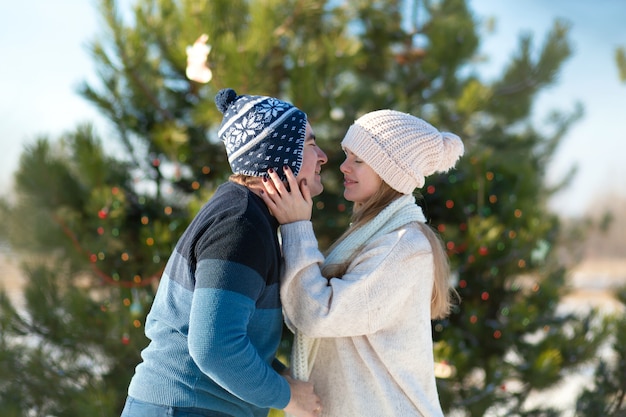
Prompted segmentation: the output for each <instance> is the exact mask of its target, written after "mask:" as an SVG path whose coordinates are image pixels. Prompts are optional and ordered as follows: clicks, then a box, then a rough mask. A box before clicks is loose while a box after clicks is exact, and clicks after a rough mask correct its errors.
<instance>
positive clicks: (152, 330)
mask: <svg viewBox="0 0 626 417" xmlns="http://www.w3.org/2000/svg"><path fill="white" fill-rule="evenodd" d="M215 102H216V105H217V107H218V109H219V110H220V111H221V112H222V113H223V114H224V118H223V121H222V124H221V126H220V129H219V132H218V135H219V137H220V139H221V140H222V141H223V142H224V144H225V145H226V152H227V154H228V161H229V164H230V166H231V169H232V171H233V176H231V178H230V181H228V182H227V183H225V184H222V185H221V186H220V187H218V189H217V190H216V192H215V194H214V196H213V197H212V198H211V199H210V200H209V201H208V202H207V204H206V205H205V206H204V207H203V208H202V209H201V210H200V212H199V213H198V214H197V215H196V217H195V218H194V220H193V221H192V223H191V224H190V225H189V227H188V228H187V230H186V231H185V232H184V234H183V236H182V237H181V238H180V240H179V241H178V243H177V244H176V248H175V250H174V252H173V253H172V255H171V257H170V259H169V261H168V263H167V266H166V268H165V272H164V274H163V277H162V278H161V282H160V283H159V289H158V291H157V294H156V297H155V300H154V303H153V305H152V309H151V311H150V313H149V315H148V317H147V320H146V335H147V337H148V338H150V340H151V342H150V344H149V345H148V347H147V348H146V349H145V350H144V351H143V352H142V358H143V361H142V363H140V364H139V365H138V366H137V368H136V371H135V375H134V376H133V378H132V380H131V382H130V386H129V390H128V394H129V396H128V399H127V401H126V406H125V407H124V411H123V412H122V416H123V417H136V416H141V417H143V416H148V415H149V416H166V415H167V416H172V415H175V416H179V415H180V416H186V415H194V416H198V415H200V416H217V417H224V416H236V417H248V416H249V417H260V416H267V414H268V411H269V409H270V408H276V409H284V410H285V412H287V413H289V414H292V415H295V416H303V417H312V416H316V415H317V414H318V413H319V411H320V410H321V406H320V403H319V398H318V397H317V395H315V393H314V391H313V387H312V385H310V384H308V383H304V382H301V381H297V380H294V379H292V378H290V377H289V376H288V375H287V372H286V371H285V367H284V365H282V364H280V362H279V361H278V360H277V359H276V358H275V353H276V350H277V348H278V345H279V342H280V337H281V331H282V323H283V317H282V310H281V302H280V295H279V277H280V270H281V252H280V247H279V241H278V237H277V229H278V222H277V220H276V219H275V218H274V217H273V216H272V215H271V213H270V212H269V211H268V209H267V207H266V205H265V203H264V202H263V200H262V199H261V197H260V196H259V195H260V193H261V191H262V189H263V184H262V181H264V180H265V178H266V177H267V176H268V172H279V173H281V174H282V172H283V169H285V168H284V167H288V169H290V170H291V171H292V172H293V173H294V174H295V175H296V178H297V179H298V180H299V181H306V183H307V184H308V186H309V188H310V190H311V193H312V195H318V194H319V193H321V192H322V189H323V186H322V183H321V179H320V170H321V166H322V165H323V164H325V163H326V162H327V157H326V154H325V153H324V152H323V151H322V150H321V149H320V148H319V147H318V146H317V144H316V142H315V135H314V134H313V130H312V128H311V126H310V124H309V123H308V122H307V117H306V114H304V113H303V112H302V111H301V110H299V109H298V108H296V107H294V106H293V105H291V104H289V103H286V102H284V101H281V100H278V99H275V98H272V97H265V96H248V95H243V96H238V95H237V94H236V93H235V91H234V90H232V89H225V90H221V91H220V92H219V93H218V94H217V96H216V97H215ZM168 413H169V414H168Z"/></svg>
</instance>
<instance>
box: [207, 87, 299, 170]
mask: <svg viewBox="0 0 626 417" xmlns="http://www.w3.org/2000/svg"><path fill="white" fill-rule="evenodd" d="M215 105H216V106H217V108H218V110H219V111H220V112H222V113H223V114H224V119H223V120H222V124H221V125H220V128H219V131H218V136H219V138H220V140H222V141H223V142H224V144H225V145H226V153H227V155H228V163H229V164H230V167H231V169H232V171H233V173H234V174H243V175H250V176H253V177H266V176H267V170H268V169H270V168H274V170H275V171H276V172H277V173H278V174H279V175H280V176H281V178H282V179H283V180H284V179H285V177H284V174H283V169H282V168H283V166H285V165H287V166H289V168H291V170H292V171H293V173H294V175H298V172H299V171H300V167H301V166H302V150H303V147H304V139H305V134H306V123H307V117H306V114H304V112H302V111H301V110H300V109H298V108H297V107H295V106H293V105H292V104H289V103H286V102H284V101H282V100H279V99H277V98H273V97H265V96H248V95H243V96H238V95H237V93H236V92H235V90H233V89H231V88H226V89H223V90H220V91H219V92H218V93H217V95H216V96H215Z"/></svg>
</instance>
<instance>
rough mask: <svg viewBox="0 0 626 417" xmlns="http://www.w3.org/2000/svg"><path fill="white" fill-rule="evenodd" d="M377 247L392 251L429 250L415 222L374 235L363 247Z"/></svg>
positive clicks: (426, 240)
mask: <svg viewBox="0 0 626 417" xmlns="http://www.w3.org/2000/svg"><path fill="white" fill-rule="evenodd" d="M368 247H369V249H374V248H378V249H379V250H388V251H394V252H405V251H408V252H412V253H414V252H416V251H419V252H422V251H427V252H431V251H432V249H431V247H430V243H429V241H428V238H427V237H426V235H425V234H424V232H423V231H422V229H421V227H420V225H419V224H418V223H417V222H413V223H409V224H406V225H404V226H402V227H400V228H398V229H395V230H393V231H391V232H388V233H385V234H384V235H381V236H378V237H375V238H374V239H372V240H371V241H370V242H368V244H367V245H366V248H365V249H368Z"/></svg>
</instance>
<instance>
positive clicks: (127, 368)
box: [0, 0, 626, 417]
mask: <svg viewBox="0 0 626 417" xmlns="http://www.w3.org/2000/svg"><path fill="white" fill-rule="evenodd" d="M98 8H99V12H100V15H101V17H102V28H101V34H100V35H99V36H98V37H97V38H96V39H94V40H93V41H92V42H91V44H90V51H91V53H92V56H93V60H94V62H95V64H96V67H97V72H98V76H99V80H98V82H96V83H85V84H84V85H82V86H81V88H80V92H81V95H82V96H83V97H84V98H85V100H86V101H87V102H88V103H90V105H93V106H95V107H96V108H97V109H98V111H99V112H100V113H101V114H102V115H103V116H104V117H106V119H107V120H108V122H109V125H110V127H111V129H110V131H107V133H106V135H101V134H99V133H98V132H95V131H94V129H93V127H92V126H90V125H81V126H77V127H75V129H74V130H73V131H71V132H69V133H67V134H65V135H63V136H62V137H60V138H49V137H45V136H44V137H41V138H39V140H38V141H36V142H35V143H34V144H33V145H31V146H29V147H27V148H26V149H25V150H24V153H23V155H22V157H21V160H20V165H19V168H18V171H17V172H16V173H15V193H16V198H15V199H14V200H12V201H8V200H3V201H1V202H0V213H1V215H2V218H3V219H4V221H3V224H2V227H0V236H1V237H2V238H3V239H4V240H5V241H7V242H8V243H9V245H10V247H11V249H12V250H13V251H15V252H16V253H20V254H24V256H23V257H22V259H23V270H24V274H25V276H26V277H27V285H26V287H25V293H24V305H23V306H16V305H15V304H14V303H13V302H12V301H11V300H10V299H9V298H8V297H7V295H6V293H2V294H0V312H1V316H0V326H1V327H0V330H1V332H0V346H1V349H0V375H1V378H0V408H2V410H3V415H5V416H68V417H70V416H83V415H93V416H114V415H119V413H120V411H121V408H122V406H123V402H124V400H125V397H126V388H127V385H128V382H129V380H130V378H131V376H132V374H133V371H134V366H135V365H136V364H137V363H138V362H139V361H140V356H139V353H140V351H141V349H142V348H143V347H144V346H145V345H146V344H147V339H146V338H145V337H144V335H143V323H144V319H145V315H146V314H147V312H148V310H149V308H150V305H151V301H152V298H153V295H154V292H155V290H156V286H157V285H158V279H159V276H160V273H161V271H162V269H163V267H164V265H165V262H166V261H167V257H168V256H169V254H170V251H171V250H172V248H173V247H174V245H175V243H176V240H177V238H178V237H179V236H180V234H181V233H182V231H183V230H184V228H185V227H186V225H187V224H188V223H189V222H190V220H191V219H192V218H193V215H194V214H195V213H196V212H197V211H198V209H199V208H200V207H201V206H202V204H204V202H206V201H207V199H209V198H210V196H211V195H212V192H213V191H214V189H215V188H216V186H217V185H218V184H219V183H221V182H223V181H225V180H226V179H227V177H228V175H229V173H230V170H229V167H228V162H227V159H226V154H225V152H224V149H223V146H222V144H221V143H220V142H219V141H218V140H217V135H216V130H217V126H218V125H219V123H220V122H221V114H220V113H219V112H218V111H217V109H216V108H215V105H214V103H213V98H214V96H215V94H216V93H217V91H219V90H220V89H221V88H225V87H231V88H234V89H235V90H236V91H237V92H238V93H239V94H259V95H272V96H277V97H280V98H282V99H284V100H287V101H290V102H292V103H294V104H295V105H296V106H298V107H300V108H301V109H303V110H304V111H305V112H306V113H307V114H308V117H309V120H310V122H311V124H312V126H313V128H314V130H315V132H316V135H317V137H318V143H319V144H320V146H321V147H322V148H323V149H324V150H325V152H326V153H327V154H328V156H329V163H328V164H327V165H326V166H325V167H324V169H323V180H324V184H325V192H324V194H323V195H321V196H320V197H318V198H316V200H315V210H314V225H315V229H316V232H317V235H318V237H319V241H320V246H321V247H322V248H326V247H328V245H329V244H330V242H332V240H333V239H334V238H336V237H337V236H338V235H339V234H340V233H341V231H342V230H343V229H344V228H345V227H346V226H347V223H348V215H349V212H350V206H349V204H348V202H346V201H345V200H344V199H343V197H342V177H341V174H340V173H339V170H338V165H339V164H340V163H341V161H342V160H343V152H342V150H341V149H340V146H339V143H340V141H341V139H342V137H343V134H344V132H345V131H346V130H347V128H348V127H349V125H350V124H351V123H352V121H353V120H354V119H355V118H357V117H358V116H360V115H361V114H363V113H365V112H368V111H371V110H375V109H381V108H393V109H396V110H400V111H404V112H409V113H412V114H414V115H416V116H419V117H422V118H424V119H426V120H428V121H429V122H431V123H432V124H434V125H435V126H437V127H439V128H440V129H441V130H448V131H452V132H455V133H457V134H459V135H460V136H461V137H462V139H463V141H464V143H465V147H466V155H465V156H464V158H462V160H461V162H460V163H459V164H458V166H457V169H456V170H453V171H452V172H451V173H449V174H446V175H438V176H433V177H431V178H429V179H428V180H427V184H426V185H425V186H424V187H423V189H421V190H420V194H419V196H418V197H419V198H418V200H419V203H420V205H422V206H423V207H424V209H425V213H426V215H427V217H428V219H429V223H430V224H431V225H432V226H433V227H434V228H436V229H437V230H438V231H439V233H440V234H441V235H442V237H443V239H444V241H445V243H446V246H447V249H448V252H449V255H450V258H451V262H452V266H453V269H454V275H455V285H456V287H457V290H458V291H459V293H460V295H461V297H462V299H463V301H462V303H461V304H460V305H458V306H457V307H456V308H455V311H454V313H453V314H452V316H451V317H450V318H449V319H447V320H443V321H440V322H434V323H433V337H434V339H435V341H436V343H435V355H436V360H437V362H438V366H439V370H438V375H439V378H438V381H437V382H438V387H439V393H440V397H441V401H442V405H443V407H444V410H445V412H446V414H450V415H459V416H475V417H479V416H484V415H506V416H557V415H560V414H559V411H558V409H556V408H555V407H553V406H552V405H551V404H546V403H542V404H539V405H529V402H528V398H529V396H531V395H532V394H533V393H536V392H541V391H544V390H547V389H550V388H553V387H557V386H558V385H559V384H560V383H561V382H562V380H563V379H564V378H567V376H568V375H571V373H572V372H576V371H577V370H579V369H580V368H581V366H584V365H588V364H592V365H594V366H595V365H597V370H598V371H597V375H596V376H595V385H594V387H595V388H594V389H587V390H585V391H584V392H583V393H582V394H581V397H580V398H579V400H578V402H577V413H579V415H624V413H625V412H626V411H625V410H626V405H625V404H624V398H625V391H626V382H625V381H626V378H624V375H625V373H624V372H625V371H624V366H625V365H624V363H626V362H625V360H626V358H625V356H624V355H625V352H624V349H623V346H621V345H620V344H619V343H617V341H618V340H624V337H626V336H625V335H624V331H625V330H624V328H625V326H624V320H623V319H620V318H619V317H608V318H607V317H601V316H600V315H599V314H597V312H595V311H591V312H589V313H588V314H586V315H583V316H582V317H581V316H580V315H573V314H568V313H562V312H559V311H557V307H558V305H559V300H560V299H561V298H562V297H563V296H564V295H565V294H566V293H567V285H566V274H567V265H565V264H564V262H563V261H562V259H561V257H560V256H558V252H557V249H558V248H563V247H567V248H568V251H569V252H568V253H569V254H570V256H571V254H572V253H573V254H574V257H575V253H576V252H575V251H576V245H575V243H576V242H577V241H579V240H580V238H581V236H583V234H584V233H585V230H586V228H587V227H586V226H585V225H583V226H580V227H577V228H567V229H565V228H563V227H562V224H561V223H560V220H559V219H558V217H557V216H556V215H554V214H553V213H551V212H550V211H549V210H548V208H547V205H546V202H547V199H548V198H549V196H550V195H551V194H552V193H554V192H555V191H557V190H558V189H559V187H563V186H565V185H567V183H568V180H569V179H571V176H572V175H574V174H575V172H574V171H572V172H571V173H569V174H568V175H567V176H566V177H564V178H563V179H562V182H561V184H560V185H559V186H558V187H552V188H549V187H547V186H546V184H545V176H546V169H547V165H548V163H549V162H550V160H551V158H552V156H553V154H554V152H555V149H556V148H557V147H558V146H559V143H560V141H561V139H562V138H563V136H564V134H565V132H567V131H568V129H570V128H571V127H572V125H573V124H574V123H575V122H576V120H577V119H578V118H579V117H581V115H582V109H581V108H580V107H579V106H578V105H576V104H574V103H571V104H568V106H569V108H567V109H554V111H553V113H551V114H550V115H548V116H549V123H548V124H547V125H546V126H541V127H538V126H535V125H533V123H532V122H531V118H530V115H531V112H532V110H533V102H534V100H535V99H536V97H537V95H538V93H539V92H541V91H542V90H543V89H545V88H546V87H548V86H550V85H551V84H553V83H554V82H555V81H556V79H557V77H558V75H559V71H560V69H561V66H562V65H563V63H564V62H565V61H566V60H567V59H568V57H569V56H570V55H571V53H572V50H571V46H570V43H569V40H568V30H569V27H568V25H567V24H566V23H565V22H562V21H558V20H557V21H555V22H554V24H553V27H552V30H551V31H550V32H549V33H546V34H541V39H540V40H536V39H535V38H534V37H533V36H532V35H523V36H521V37H520V39H519V43H518V45H517V48H516V49H515V50H512V51H509V54H510V56H511V58H510V61H509V63H508V65H507V66H506V68H505V69H504V71H503V72H502V74H500V75H499V76H498V77H495V78H494V79H491V80H483V79H481V77H480V74H478V73H477V72H476V69H475V66H474V64H475V63H476V62H478V61H479V60H481V59H484V57H480V56H479V55H478V52H477V51H478V47H479V44H480V37H481V36H483V35H484V32H485V27H484V22H482V21H481V19H480V17H478V16H475V15H474V14H473V12H472V10H471V9H470V7H469V4H468V2H466V1H464V0H407V1H397V0H395V1H394V0H374V1H369V0H368V1H364V0H355V1H349V2H348V1H321V0H213V1H197V0H136V1H134V2H133V3H132V7H131V8H130V9H127V8H126V7H123V6H122V5H120V4H119V3H118V2H116V1H114V0H100V1H99V3H98ZM203 34H206V35H208V44H209V45H210V48H211V49H210V53H209V55H208V67H209V68H210V70H211V72H212V79H211V80H210V82H208V83H199V82H194V81H191V80H190V79H188V78H187V77H186V75H185V70H186V64H187V62H186V60H187V56H186V50H187V48H188V47H190V46H191V45H192V44H193V43H194V42H195V41H196V40H197V39H198V38H199V37H200V36H201V35H203ZM620 54H621V55H620ZM620 57H621V58H620ZM617 59H618V63H619V62H620V61H619V60H620V59H622V61H623V50H621V52H617ZM621 300H622V301H624V298H623V297H622V298H621ZM610 343H613V346H614V349H615V352H616V356H615V357H616V359H615V360H613V361H605V360H598V352H599V350H600V348H601V347H602V346H606V345H607V344H610ZM290 344H291V338H290V334H289V332H288V331H285V337H284V341H283V343H282V345H281V352H279V353H280V355H281V357H283V358H287V357H288V356H287V352H288V351H289V348H290ZM272 413H274V414H280V413H279V412H276V411H273V412H272ZM620 413H621V414H620Z"/></svg>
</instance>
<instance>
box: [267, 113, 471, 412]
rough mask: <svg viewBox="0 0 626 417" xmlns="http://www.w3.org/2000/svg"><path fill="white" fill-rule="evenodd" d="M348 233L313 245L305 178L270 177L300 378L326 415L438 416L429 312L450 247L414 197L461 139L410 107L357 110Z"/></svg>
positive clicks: (441, 289)
mask: <svg viewBox="0 0 626 417" xmlns="http://www.w3.org/2000/svg"><path fill="white" fill-rule="evenodd" d="M342 147H343V149H344V151H345V153H346V160H345V162H344V163H343V164H342V165H341V172H342V173H343V175H344V186H345V190H344V197H345V198H346V199H347V200H349V201H352V202H353V203H354V207H353V216H352V223H351V226H350V227H349V229H348V230H347V231H346V232H345V233H344V234H343V235H342V236H341V237H340V238H339V239H338V241H337V242H335V243H334V244H333V245H332V246H331V248H330V249H329V252H328V255H327V256H326V258H324V256H323V255H322V254H321V253H320V252H319V250H318V248H317V246H318V245H317V240H316V238H315V235H314V233H313V228H312V224H311V222H310V216H311V209H312V201H311V195H310V192H309V190H308V187H307V184H306V182H300V184H298V182H297V181H296V179H295V178H294V176H293V175H292V174H291V173H290V172H289V170H288V169H285V171H286V174H287V175H286V176H287V179H288V184H289V189H290V190H291V191H287V188H286V186H285V185H284V184H283V183H282V182H281V180H280V178H279V177H278V176H277V174H276V173H271V174H270V178H271V181H269V180H268V181H265V182H264V184H265V190H266V192H265V193H263V194H262V197H263V199H264V201H265V203H266V204H267V205H268V207H269V209H270V210H271V211H272V213H273V214H274V216H276V218H277V219H278V221H279V222H280V223H281V234H282V239H283V254H284V258H285V271H284V274H283V281H282V283H281V299H282V302H283V309H284V312H285V315H286V318H287V321H288V324H289V326H290V327H291V328H292V329H294V330H295V333H296V343H295V348H294V352H293V354H292V356H293V360H292V361H293V363H292V368H293V370H294V371H295V376H296V377H298V378H301V379H307V377H308V379H309V380H310V381H311V382H313V384H314V386H315V390H316V392H317V394H318V395H319V396H320V398H321V400H322V410H321V414H320V415H322V416H333V417H339V416H341V417H349V416H359V417H364V416H376V417H379V416H442V415H443V413H442V410H441V406H440V404H439V398H438V394H437V388H436V383H435V376H434V359H433V345H432V338H431V319H438V318H443V317H445V316H447V315H448V313H449V310H450V305H451V301H452V296H453V295H454V294H456V293H455V292H454V290H453V289H452V288H451V286H450V283H449V280H448V278H449V267H448V259H447V256H446V253H445V251H444V249H443V247H442V244H441V241H440V240H439V239H438V237H437V235H436V234H435V233H434V232H433V231H432V230H431V229H430V228H429V227H428V226H427V225H426V224H425V221H426V219H425V218H424V215H423V214H422V210H421V208H420V207H419V206H417V205H416V204H415V199H414V197H413V195H412V193H413V191H414V190H415V189H416V188H420V187H422V186H423V185H424V181H425V177H426V176H428V175H430V174H433V173H434V172H445V171H447V170H449V169H450V168H452V167H453V166H454V165H455V163H456V161H457V160H458V158H459V157H460V156H461V155H462V154H463V151H464V148H463V143H462V142H461V140H460V138H459V137H458V136H456V135H454V134H452V133H443V132H439V131H438V130H437V129H435V128H434V127H433V126H431V125H430V124H428V123H426V122H425V121H423V120H421V119H419V118H417V117H414V116H412V115H409V114H405V113H401V112H397V111H393V110H379V111H375V112H371V113H368V114H366V115H364V116H363V117H361V118H359V119H358V120H357V121H356V122H355V123H354V124H353V125H352V126H351V127H350V129H349V130H348V132H347V133H346V136H345V138H344V139H343V141H342Z"/></svg>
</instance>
